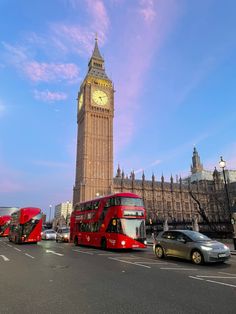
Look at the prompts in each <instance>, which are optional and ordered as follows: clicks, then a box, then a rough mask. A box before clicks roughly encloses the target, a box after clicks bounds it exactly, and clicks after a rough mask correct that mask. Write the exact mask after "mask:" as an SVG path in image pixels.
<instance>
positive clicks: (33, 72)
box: [3, 43, 79, 83]
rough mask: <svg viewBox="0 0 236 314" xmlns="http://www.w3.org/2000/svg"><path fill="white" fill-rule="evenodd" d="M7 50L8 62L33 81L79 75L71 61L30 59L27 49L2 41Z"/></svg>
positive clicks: (62, 78)
mask: <svg viewBox="0 0 236 314" xmlns="http://www.w3.org/2000/svg"><path fill="white" fill-rule="evenodd" d="M3 46H4V48H5V49H6V51H8V52H9V55H8V58H7V59H8V62H9V63H10V64H12V65H13V66H15V67H16V68H17V69H18V71H20V72H21V73H23V74H24V75H26V77H27V78H28V79H30V80H31V81H33V82H36V83H38V82H52V81H53V82H54V81H68V82H71V81H75V80H76V79H78V77H79V69H78V67H77V65H75V64H73V63H46V62H41V63H40V62H37V61H35V60H32V58H31V57H30V55H29V53H28V51H27V49H26V48H25V47H21V46H13V45H9V44H7V43H3Z"/></svg>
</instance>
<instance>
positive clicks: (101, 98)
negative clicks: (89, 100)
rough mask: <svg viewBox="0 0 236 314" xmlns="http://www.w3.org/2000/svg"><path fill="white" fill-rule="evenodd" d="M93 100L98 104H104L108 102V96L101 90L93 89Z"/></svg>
mask: <svg viewBox="0 0 236 314" xmlns="http://www.w3.org/2000/svg"><path fill="white" fill-rule="evenodd" d="M93 101H94V102H95V103H96V104H97V105H99V106H104V105H106V104H107V102H108V96H107V94H106V93H105V92H103V91H102V90H95V91H94V92H93Z"/></svg>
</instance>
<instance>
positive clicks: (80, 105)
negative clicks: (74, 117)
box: [79, 93, 84, 110]
mask: <svg viewBox="0 0 236 314" xmlns="http://www.w3.org/2000/svg"><path fill="white" fill-rule="evenodd" d="M83 100H84V96H83V93H82V94H80V97H79V110H80V109H81V108H82V106H83Z"/></svg>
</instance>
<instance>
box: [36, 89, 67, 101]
mask: <svg viewBox="0 0 236 314" xmlns="http://www.w3.org/2000/svg"><path fill="white" fill-rule="evenodd" d="M34 97H35V99H37V100H42V101H45V102H55V101H61V100H65V99H66V98H67V95H66V94H65V93H62V92H50V91H49V90H46V91H38V90H36V89H35V90H34Z"/></svg>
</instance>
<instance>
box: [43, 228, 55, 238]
mask: <svg viewBox="0 0 236 314" xmlns="http://www.w3.org/2000/svg"><path fill="white" fill-rule="evenodd" d="M56 236H57V233H56V231H55V230H53V229H46V230H44V231H43V232H42V240H56Z"/></svg>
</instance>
